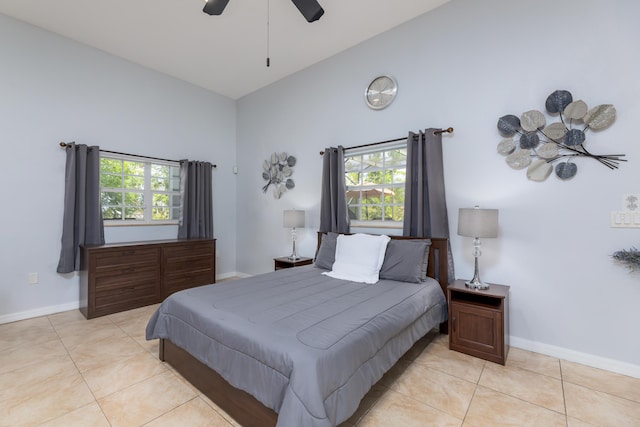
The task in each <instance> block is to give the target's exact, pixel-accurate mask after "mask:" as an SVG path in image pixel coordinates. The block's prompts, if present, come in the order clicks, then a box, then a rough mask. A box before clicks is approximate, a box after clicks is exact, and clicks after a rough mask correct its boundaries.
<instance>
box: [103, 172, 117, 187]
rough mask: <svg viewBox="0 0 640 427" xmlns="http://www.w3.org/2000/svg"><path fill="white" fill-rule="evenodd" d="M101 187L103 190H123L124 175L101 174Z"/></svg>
mask: <svg viewBox="0 0 640 427" xmlns="http://www.w3.org/2000/svg"><path fill="white" fill-rule="evenodd" d="M100 186H101V187H103V188H122V175H111V174H100Z"/></svg>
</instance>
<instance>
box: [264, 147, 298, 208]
mask: <svg viewBox="0 0 640 427" xmlns="http://www.w3.org/2000/svg"><path fill="white" fill-rule="evenodd" d="M295 164H296V158H295V157H293V156H290V155H288V154H287V153H273V154H272V155H271V159H270V160H265V161H264V163H263V164H262V169H263V171H262V179H264V180H265V181H267V184H266V185H265V186H264V187H262V192H263V193H266V192H267V190H268V189H269V186H271V185H273V197H274V198H276V199H279V198H280V197H281V196H282V194H283V193H284V192H285V191H287V190H291V189H293V188H294V187H295V186H296V184H295V183H294V182H293V179H291V175H292V174H293V167H294V166H295Z"/></svg>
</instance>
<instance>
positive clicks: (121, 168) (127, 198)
mask: <svg viewBox="0 0 640 427" xmlns="http://www.w3.org/2000/svg"><path fill="white" fill-rule="evenodd" d="M100 187H101V203H102V215H103V218H104V219H105V220H120V221H141V222H147V221H148V219H146V218H145V203H146V201H147V200H149V201H151V206H150V209H149V214H150V216H151V218H150V221H170V220H178V219H179V216H180V193H179V192H180V169H179V166H177V165H166V164H156V163H146V162H141V161H131V160H125V159H120V158H110V157H101V158H100Z"/></svg>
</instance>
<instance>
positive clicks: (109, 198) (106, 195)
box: [100, 191, 122, 206]
mask: <svg viewBox="0 0 640 427" xmlns="http://www.w3.org/2000/svg"><path fill="white" fill-rule="evenodd" d="M100 202H101V203H102V206H122V193H116V192H114V191H103V192H102V193H100Z"/></svg>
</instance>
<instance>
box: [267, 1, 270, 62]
mask: <svg viewBox="0 0 640 427" xmlns="http://www.w3.org/2000/svg"><path fill="white" fill-rule="evenodd" d="M270 65H271V58H269V0H267V67H269V66H270Z"/></svg>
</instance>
